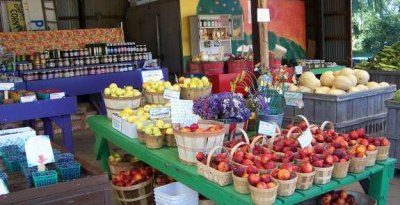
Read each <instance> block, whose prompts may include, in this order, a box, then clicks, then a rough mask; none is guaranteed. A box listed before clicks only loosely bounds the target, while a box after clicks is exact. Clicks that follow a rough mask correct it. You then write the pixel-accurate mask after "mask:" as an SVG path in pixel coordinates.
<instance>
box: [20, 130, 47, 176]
mask: <svg viewBox="0 0 400 205" xmlns="http://www.w3.org/2000/svg"><path fill="white" fill-rule="evenodd" d="M25 152H26V159H27V161H28V167H33V166H38V171H44V170H45V167H44V166H45V164H48V163H52V162H54V154H53V148H52V147H51V143H50V139H49V136H46V135H37V136H33V137H30V138H29V139H28V140H27V141H26V144H25Z"/></svg>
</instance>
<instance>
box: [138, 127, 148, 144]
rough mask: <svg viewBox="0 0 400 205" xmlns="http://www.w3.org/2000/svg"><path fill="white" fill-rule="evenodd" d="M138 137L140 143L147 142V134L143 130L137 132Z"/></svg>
mask: <svg viewBox="0 0 400 205" xmlns="http://www.w3.org/2000/svg"><path fill="white" fill-rule="evenodd" d="M137 134H138V135H137V136H138V137H137V139H138V141H139V142H140V143H142V144H146V134H145V133H144V132H143V131H139V130H138V132H137Z"/></svg>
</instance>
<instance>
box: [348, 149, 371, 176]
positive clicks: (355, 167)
mask: <svg viewBox="0 0 400 205" xmlns="http://www.w3.org/2000/svg"><path fill="white" fill-rule="evenodd" d="M366 151H367V148H366V147H365V146H364V145H357V146H355V147H352V148H351V149H349V151H348V153H349V155H350V166H349V172H351V173H361V172H363V171H364V170H365V166H366V165H367V155H366V154H365V152H366Z"/></svg>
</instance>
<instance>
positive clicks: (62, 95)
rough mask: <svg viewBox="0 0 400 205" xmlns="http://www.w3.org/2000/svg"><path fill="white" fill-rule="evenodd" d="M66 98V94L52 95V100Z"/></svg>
mask: <svg viewBox="0 0 400 205" xmlns="http://www.w3.org/2000/svg"><path fill="white" fill-rule="evenodd" d="M64 97H65V92H59V93H50V99H51V100H55V99H61V98H64Z"/></svg>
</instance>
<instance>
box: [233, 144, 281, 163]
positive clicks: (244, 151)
mask: <svg viewBox="0 0 400 205" xmlns="http://www.w3.org/2000/svg"><path fill="white" fill-rule="evenodd" d="M263 148H265V147H263ZM248 149H249V145H247V144H245V145H242V146H241V147H239V149H238V150H236V151H235V152H234V153H233V156H232V161H233V162H235V163H237V164H239V165H242V167H249V166H255V167H256V168H257V169H274V168H275V167H276V164H275V162H273V161H272V159H273V154H271V153H270V152H269V150H268V149H267V150H266V151H265V153H263V154H259V155H254V154H253V153H250V152H249V150H248ZM253 151H254V150H253Z"/></svg>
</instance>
